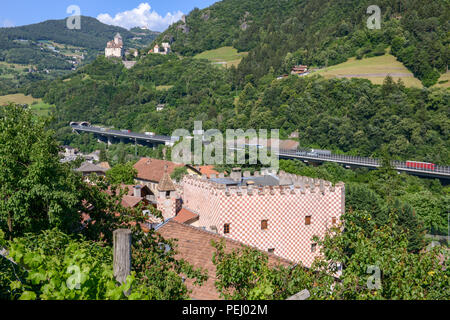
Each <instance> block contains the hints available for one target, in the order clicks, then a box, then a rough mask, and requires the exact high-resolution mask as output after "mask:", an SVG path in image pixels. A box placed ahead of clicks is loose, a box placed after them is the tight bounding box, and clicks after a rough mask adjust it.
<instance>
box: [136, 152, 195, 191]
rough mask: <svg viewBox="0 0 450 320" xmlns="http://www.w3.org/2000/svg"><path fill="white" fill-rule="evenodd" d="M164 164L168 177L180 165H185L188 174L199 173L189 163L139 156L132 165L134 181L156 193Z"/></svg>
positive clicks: (163, 170) (162, 175) (162, 174)
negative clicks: (134, 170) (134, 174)
mask: <svg viewBox="0 0 450 320" xmlns="http://www.w3.org/2000/svg"><path fill="white" fill-rule="evenodd" d="M166 166H167V174H168V175H169V177H170V175H171V174H172V173H173V172H174V170H175V169H176V168H181V167H186V169H187V172H188V174H195V175H201V173H200V171H198V170H197V169H196V168H194V167H192V166H189V165H186V166H185V165H184V164H179V163H174V162H171V161H166V160H159V159H152V158H141V159H140V160H139V161H138V162H137V163H136V164H135V165H134V168H135V169H136V170H137V176H136V178H135V182H136V183H137V184H141V185H145V186H147V187H148V188H149V189H150V190H151V191H152V192H153V193H157V192H158V184H159V183H160V182H161V180H162V179H163V177H164V173H165V170H166Z"/></svg>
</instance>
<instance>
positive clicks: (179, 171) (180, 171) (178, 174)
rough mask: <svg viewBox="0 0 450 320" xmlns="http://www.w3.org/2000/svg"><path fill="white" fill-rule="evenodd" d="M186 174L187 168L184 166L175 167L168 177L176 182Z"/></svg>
mask: <svg viewBox="0 0 450 320" xmlns="http://www.w3.org/2000/svg"><path fill="white" fill-rule="evenodd" d="M187 174H188V171H187V168H186V167H185V166H183V167H177V168H175V169H174V170H173V172H172V174H171V175H170V177H171V178H172V179H174V180H176V181H181V180H182V179H183V177H184V176H185V175H187Z"/></svg>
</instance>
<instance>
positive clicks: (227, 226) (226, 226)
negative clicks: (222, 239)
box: [223, 223, 230, 234]
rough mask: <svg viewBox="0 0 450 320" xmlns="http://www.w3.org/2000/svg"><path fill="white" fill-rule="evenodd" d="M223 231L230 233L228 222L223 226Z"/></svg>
mask: <svg viewBox="0 0 450 320" xmlns="http://www.w3.org/2000/svg"><path fill="white" fill-rule="evenodd" d="M223 233H225V234H227V233H230V224H229V223H227V224H225V225H224V226H223Z"/></svg>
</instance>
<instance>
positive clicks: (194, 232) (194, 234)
mask: <svg viewBox="0 0 450 320" xmlns="http://www.w3.org/2000/svg"><path fill="white" fill-rule="evenodd" d="M157 232H158V233H159V234H160V235H162V236H163V237H164V238H166V239H178V241H177V248H176V250H177V252H178V254H177V256H176V258H181V259H184V260H186V261H187V262H189V263H190V264H191V265H193V266H194V267H195V268H203V269H207V270H208V281H207V282H205V283H204V284H203V285H202V286H201V287H198V286H194V285H193V281H192V280H191V279H186V285H187V287H188V289H189V290H192V293H191V298H194V299H197V300H218V299H220V298H219V293H218V292H217V290H216V287H215V286H214V282H215V281H216V280H217V278H216V267H215V266H214V264H213V262H212V256H213V253H214V252H215V249H214V248H213V247H212V246H211V240H214V241H216V242H217V241H220V240H222V239H223V240H225V244H226V252H231V251H232V250H235V249H239V248H242V247H243V246H244V245H243V244H242V243H240V242H238V241H234V240H231V239H229V238H225V237H223V236H220V235H218V234H214V233H211V232H208V231H205V230H202V229H199V228H195V227H192V226H189V225H186V224H182V223H179V222H177V221H174V220H169V222H167V223H166V224H164V225H163V226H161V227H160V228H159V229H158V230H157ZM264 253H265V254H267V255H268V256H269V264H270V265H271V266H273V265H276V264H281V265H284V266H288V265H294V263H293V262H291V261H289V260H286V259H283V258H280V257H278V256H275V255H273V254H269V253H267V252H264Z"/></svg>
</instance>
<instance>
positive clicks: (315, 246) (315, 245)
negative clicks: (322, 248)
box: [311, 243, 317, 252]
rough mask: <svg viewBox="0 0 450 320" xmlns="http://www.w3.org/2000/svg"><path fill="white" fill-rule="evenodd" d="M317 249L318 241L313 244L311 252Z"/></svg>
mask: <svg viewBox="0 0 450 320" xmlns="http://www.w3.org/2000/svg"><path fill="white" fill-rule="evenodd" d="M316 249H317V243H313V244H311V252H316Z"/></svg>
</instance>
